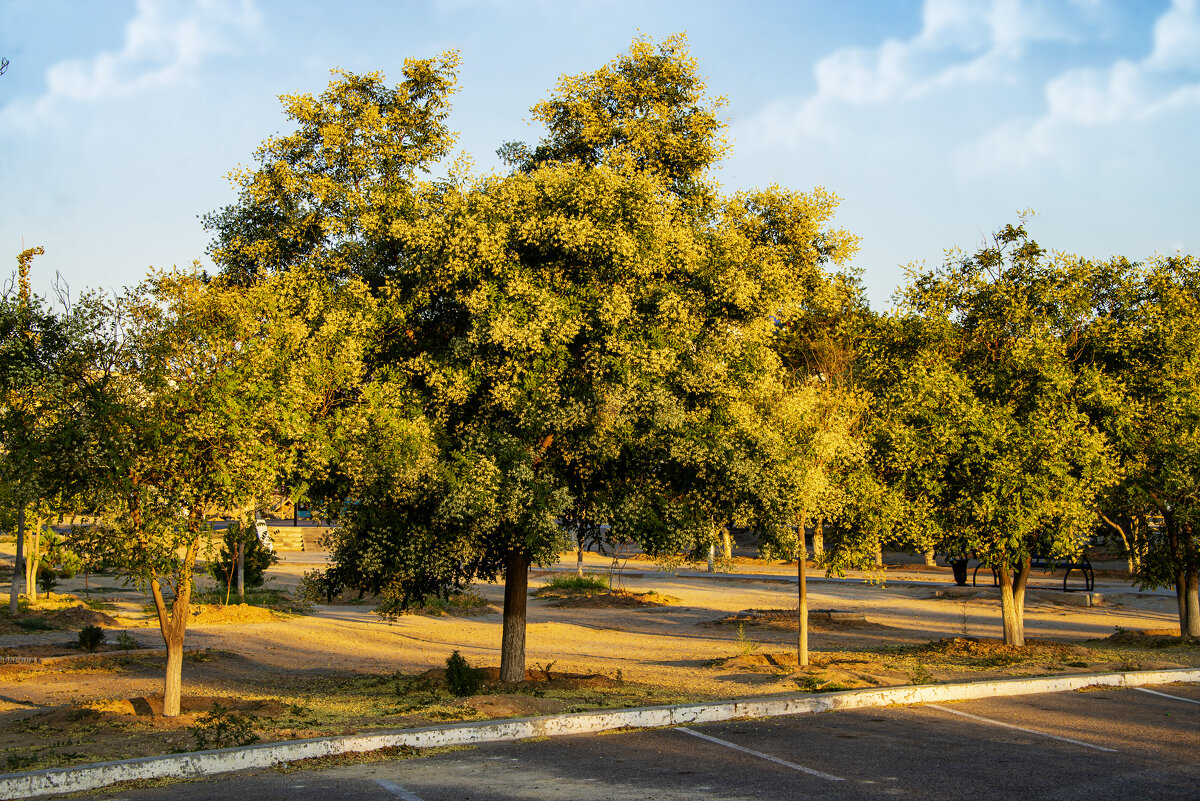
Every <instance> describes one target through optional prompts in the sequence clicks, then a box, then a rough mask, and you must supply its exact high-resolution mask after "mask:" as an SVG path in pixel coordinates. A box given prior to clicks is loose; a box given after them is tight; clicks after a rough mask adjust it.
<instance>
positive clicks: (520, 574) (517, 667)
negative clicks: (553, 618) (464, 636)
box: [500, 551, 529, 682]
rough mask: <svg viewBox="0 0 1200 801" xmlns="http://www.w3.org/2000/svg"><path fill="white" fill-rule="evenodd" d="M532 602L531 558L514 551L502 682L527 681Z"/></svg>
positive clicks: (507, 583) (507, 569) (509, 561)
mask: <svg viewBox="0 0 1200 801" xmlns="http://www.w3.org/2000/svg"><path fill="white" fill-rule="evenodd" d="M528 600H529V557H527V556H526V555H525V554H523V553H518V552H515V551H514V552H511V553H509V554H508V556H507V557H505V560H504V629H503V633H502V634H501V636H500V681H503V682H514V681H524V679H525V612H526V607H527V606H528Z"/></svg>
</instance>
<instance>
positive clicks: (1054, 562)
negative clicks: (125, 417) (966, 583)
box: [971, 553, 1096, 592]
mask: <svg viewBox="0 0 1200 801" xmlns="http://www.w3.org/2000/svg"><path fill="white" fill-rule="evenodd" d="M981 567H987V568H989V569H990V570H991V571H992V585H993V586H995V587H999V586H1000V575H999V574H998V573H997V572H996V568H994V567H991V566H990V565H986V564H984V563H983V562H980V563H979V564H977V565H975V572H974V573H972V574H971V584H972V585H974V584H976V583H977V579H978V578H979V568H981ZM1029 567H1030V569H1031V570H1032V569H1033V568H1038V569H1040V570H1041V571H1042V572H1043V573H1051V572H1053V571H1055V570H1066V572H1065V573H1063V592H1091V591H1092V590H1094V589H1095V588H1096V573H1095V571H1093V570H1092V563H1091V562H1090V561H1088V558H1087V554H1085V553H1082V554H1079V555H1078V556H1075V557H1070V558H1067V559H1051V558H1050V557H1048V556H1034V557H1033V558H1032V559H1030V560H1029ZM1074 570H1078V571H1079V572H1080V573H1081V574H1083V586H1082V587H1068V586H1067V582H1068V581H1069V580H1070V578H1071V572H1072V571H1074Z"/></svg>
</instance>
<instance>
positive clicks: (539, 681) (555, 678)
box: [421, 666, 624, 690]
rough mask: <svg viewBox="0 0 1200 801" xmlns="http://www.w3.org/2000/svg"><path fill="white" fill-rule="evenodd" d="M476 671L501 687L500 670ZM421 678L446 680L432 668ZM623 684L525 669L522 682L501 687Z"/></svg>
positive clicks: (586, 675)
mask: <svg viewBox="0 0 1200 801" xmlns="http://www.w3.org/2000/svg"><path fill="white" fill-rule="evenodd" d="M477 670H479V671H480V672H481V673H483V678H484V680H485V681H488V682H492V683H495V684H496V685H497V686H501V685H499V681H500V668H498V667H494V666H489V667H481V668H477ZM421 678H423V679H427V680H429V681H435V682H438V683H442V682H444V681H445V680H446V670H445V669H444V668H433V669H432V670H427V671H425V672H424V673H422V674H421ZM623 684H624V682H623V681H620V680H618V679H613V678H609V677H608V676H602V675H600V674H599V673H564V672H562V671H558V670H555V669H554V668H553V667H546V668H538V667H532V668H525V680H524V681H518V682H515V683H513V684H511V685H502V686H504V687H515V688H517V689H529V688H531V687H534V686H536V687H537V689H539V690H548V689H549V690H581V689H595V688H607V687H620V686H621V685H623Z"/></svg>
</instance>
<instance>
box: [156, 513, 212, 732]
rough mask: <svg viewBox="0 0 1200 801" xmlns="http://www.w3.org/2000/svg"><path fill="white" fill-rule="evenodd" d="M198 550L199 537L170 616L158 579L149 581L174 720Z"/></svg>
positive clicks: (179, 577)
mask: <svg viewBox="0 0 1200 801" xmlns="http://www.w3.org/2000/svg"><path fill="white" fill-rule="evenodd" d="M199 547H200V541H199V536H198V535H197V536H196V537H195V538H193V539H192V541H191V543H190V544H189V545H188V548H187V552H186V553H185V554H184V558H183V564H182V565H180V567H179V571H178V572H177V573H176V574H175V598H174V600H172V601H171V610H170V612H169V613H168V611H167V603H166V600H164V598H163V594H162V585H161V584H160V583H159V581H158V578H157V577H155V578H153V579H151V580H150V594H151V597H153V598H154V609H155V611H157V612H158V630H159V632H161V633H162V638H163V643H164V644H165V645H166V646H167V667H166V673H165V674H164V676H163V717H165V718H173V717H176V716H177V715H178V714H179V705H180V697H181V696H182V693H183V637H184V634H185V633H186V631H187V621H188V607H189V604H190V603H191V600H192V570H193V568H194V567H195V564H196V553H197V551H198V550H199Z"/></svg>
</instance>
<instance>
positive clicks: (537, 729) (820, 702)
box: [0, 668, 1200, 799]
mask: <svg viewBox="0 0 1200 801" xmlns="http://www.w3.org/2000/svg"><path fill="white" fill-rule="evenodd" d="M1170 682H1189V683H1200V669H1194V668H1176V669H1172V670H1153V671H1136V672H1131V673H1097V674H1091V675H1079V676H1053V677H1048V678H1038V679H1001V680H997V681H981V682H958V683H954V684H927V685H921V686H905V687H883V688H878V689H866V690H845V691H843V692H835V693H825V694H822V695H798V696H768V697H761V698H746V699H742V700H738V701H721V702H715V703H701V704H686V705H679V706H653V707H642V708H639V709H622V710H617V711H613V712H578V713H575V714H570V715H556V716H551V717H539V718H514V719H509V720H497V721H492V722H489V723H454V724H448V725H445V726H430V727H427V728H421V729H401V730H396V731H388V732H377V733H373V734H361V735H348V736H344V737H324V738H316V739H311V740H291V741H288V742H282V743H265V744H263V745H252V746H247V747H244V748H222V749H219V750H214V751H196V752H193V753H189V754H175V755H171V756H158V757H143V758H141V759H130V760H124V761H120V762H102V763H99V764H95V765H82V766H80V767H74V768H54V769H50V770H39V771H30V772H27V773H11V774H7V775H3V776H0V798H14V799H15V798H32V797H35V796H40V795H50V794H55V793H68V792H80V791H84V790H95V789H98V788H101V787H106V786H108V785H111V784H116V783H118V782H127V781H133V780H136V779H157V778H169V777H174V778H197V777H202V776H213V775H217V774H220V773H230V772H233V771H238V770H246V769H248V768H268V767H272V766H274V765H278V764H281V763H284V762H295V761H297V760H301V759H312V758H314V757H323V756H334V755H337V754H345V753H350V752H362V751H375V750H378V749H381V748H394V747H397V746H409V747H413V748H435V747H438V746H448V745H477V744H480V743H491V742H501V741H505V740H523V739H525V738H528V737H562V736H565V735H570V734H590V733H594V732H599V731H607V730H611V729H622V728H628V729H647V728H659V727H663V726H682V725H687V724H696V723H716V722H719V721H724V720H732V719H735V718H768V717H776V716H778V715H800V714H816V713H818V712H831V711H834V710H839V709H861V708H864V707H878V706H891V705H894V704H900V705H903V704H927V703H934V702H946V701H966V700H970V699H974V698H994V697H998V696H1013V695H1031V694H1034V693H1052V692H1066V691H1069V690H1078V689H1080V688H1082V687H1093V686H1105V687H1138V686H1141V685H1144V684H1167V683H1170Z"/></svg>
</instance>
